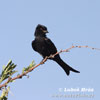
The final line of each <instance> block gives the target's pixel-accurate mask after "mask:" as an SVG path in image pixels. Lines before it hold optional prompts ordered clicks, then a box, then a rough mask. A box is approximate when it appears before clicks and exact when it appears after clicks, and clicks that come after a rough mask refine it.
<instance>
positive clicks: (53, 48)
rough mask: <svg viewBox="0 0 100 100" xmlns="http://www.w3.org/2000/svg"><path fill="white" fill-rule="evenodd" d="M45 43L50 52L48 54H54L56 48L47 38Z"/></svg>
mask: <svg viewBox="0 0 100 100" xmlns="http://www.w3.org/2000/svg"><path fill="white" fill-rule="evenodd" d="M45 43H46V46H47V48H48V50H49V51H50V54H55V53H56V52H57V48H56V46H55V45H54V43H53V42H52V41H51V40H50V39H49V38H46V39H45Z"/></svg>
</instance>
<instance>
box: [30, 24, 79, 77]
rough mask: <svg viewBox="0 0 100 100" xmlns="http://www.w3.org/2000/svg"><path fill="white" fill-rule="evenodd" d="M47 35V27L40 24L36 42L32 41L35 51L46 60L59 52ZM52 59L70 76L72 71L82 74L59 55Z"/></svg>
mask: <svg viewBox="0 0 100 100" xmlns="http://www.w3.org/2000/svg"><path fill="white" fill-rule="evenodd" d="M46 33H48V30H47V27H46V26H44V25H40V24H38V25H37V27H36V30H35V33H34V35H35V40H33V41H32V48H33V50H35V51H36V52H38V53H39V54H40V55H42V57H43V58H45V57H46V56H50V55H53V54H55V53H56V52H57V48H56V46H55V45H54V44H53V42H52V41H51V40H50V39H49V38H47V36H46ZM50 59H51V60H53V61H55V62H57V63H58V64H59V65H60V66H61V67H62V68H63V70H64V71H65V72H66V74H67V75H69V74H70V71H73V72H76V73H80V72H79V71H77V70H75V69H73V68H71V67H70V66H69V65H68V64H66V63H65V62H64V61H63V60H62V59H61V58H60V56H59V54H58V55H56V56H54V58H50Z"/></svg>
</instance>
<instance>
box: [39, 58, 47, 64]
mask: <svg viewBox="0 0 100 100" xmlns="http://www.w3.org/2000/svg"><path fill="white" fill-rule="evenodd" d="M47 59H48V57H47V56H46V57H45V58H44V59H42V61H41V62H40V64H41V65H42V64H44V63H45V62H46V61H47Z"/></svg>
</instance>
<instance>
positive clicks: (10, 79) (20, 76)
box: [0, 45, 100, 89]
mask: <svg viewBox="0 0 100 100" xmlns="http://www.w3.org/2000/svg"><path fill="white" fill-rule="evenodd" d="M73 48H90V49H92V50H100V49H98V48H93V47H89V46H73V45H72V46H71V47H70V48H68V49H65V50H60V51H59V52H57V53H55V54H53V55H50V56H48V57H45V58H44V59H43V60H42V62H40V63H39V64H37V65H35V66H33V67H32V68H30V69H29V70H28V71H25V72H24V73H22V74H20V75H18V76H16V77H13V78H8V80H7V81H6V82H5V83H3V84H1V85H0V89H1V88H2V87H6V85H7V83H9V82H10V81H13V80H16V79H20V78H22V77H23V76H26V75H27V73H29V72H31V71H32V70H34V69H35V68H37V67H38V66H40V65H41V64H43V63H45V62H46V61H47V60H48V59H49V58H54V56H56V55H57V54H60V53H62V52H69V51H70V50H71V49H73Z"/></svg>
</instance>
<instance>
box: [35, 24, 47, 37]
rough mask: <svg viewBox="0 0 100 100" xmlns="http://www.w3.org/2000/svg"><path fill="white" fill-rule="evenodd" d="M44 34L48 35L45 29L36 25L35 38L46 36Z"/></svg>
mask: <svg viewBox="0 0 100 100" xmlns="http://www.w3.org/2000/svg"><path fill="white" fill-rule="evenodd" d="M46 33H48V30H47V27H46V26H44V25H41V24H38V25H37V27H36V30H35V36H37V35H40V36H46Z"/></svg>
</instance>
